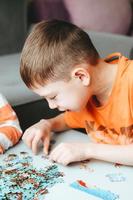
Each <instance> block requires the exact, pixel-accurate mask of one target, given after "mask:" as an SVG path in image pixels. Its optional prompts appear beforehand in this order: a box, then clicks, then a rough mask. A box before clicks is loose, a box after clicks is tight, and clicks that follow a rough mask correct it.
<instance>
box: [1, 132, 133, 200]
mask: <svg viewBox="0 0 133 200" xmlns="http://www.w3.org/2000/svg"><path fill="white" fill-rule="evenodd" d="M54 139H55V141H56V143H55V144H54V145H53V148H54V146H55V145H57V144H59V143H60V142H73V141H75V142H76V141H83V142H88V140H89V138H88V136H87V135H85V134H83V133H80V132H78V131H74V130H70V131H67V132H64V133H62V134H57V135H56V137H55V138H54ZM20 152H21V153H20ZM22 152H27V154H26V156H30V158H32V159H33V161H32V162H33V166H34V168H36V169H37V170H40V169H44V167H48V166H51V165H54V166H56V167H57V168H58V169H57V171H58V172H63V174H64V175H63V177H60V178H59V180H58V178H57V179H56V178H55V183H54V184H53V185H52V186H47V192H46V194H45V197H44V196H43V198H41V197H40V198H39V200H41V199H46V200H68V199H76V200H98V199H105V200H114V199H120V200H132V199H133V189H132V188H133V168H132V167H127V166H122V165H121V166H119V165H118V166H117V165H115V163H106V162H101V161H97V160H91V161H89V162H81V163H76V164H72V165H69V166H66V167H65V166H62V165H59V164H54V163H51V161H49V160H48V159H47V158H44V156H43V153H42V152H40V153H39V154H38V155H36V156H34V155H33V154H32V152H31V150H30V149H28V148H27V147H26V145H25V144H24V143H23V142H20V143H19V144H17V145H16V146H15V147H14V148H11V149H10V150H9V151H7V152H6V153H5V154H4V155H2V156H0V165H1V166H4V165H5V159H7V157H8V156H9V155H10V156H11V154H16V155H18V158H19V159H20V160H21V158H22V157H23V156H25V155H24V154H23V153H22ZM20 155H21V156H20ZM11 157H13V155H12V156H11ZM20 157H21V158H20ZM6 162H7V161H6ZM20 163H21V162H20ZM20 163H19V162H18V163H17V164H16V165H12V166H11V168H13V166H14V168H15V167H16V166H17V165H18V168H19V165H20ZM8 164H9V161H8ZM21 167H22V166H21ZM9 168H10V166H8V170H9ZM0 169H1V173H0V174H2V173H3V177H4V176H5V174H6V173H7V177H8V175H9V174H8V172H3V171H2V170H3V169H2V167H1V168H0ZM45 171H46V170H45ZM15 173H16V176H17V172H15ZM33 174H34V172H33ZM44 174H45V173H44ZM25 176H26V175H25ZM50 176H51V175H50ZM3 177H2V178H0V181H1V182H0V184H1V185H0V189H1V191H2V192H3V191H4V189H3V188H4V187H3V182H2V179H3ZM9 177H10V176H9ZM4 180H5V179H4ZM22 180H23V178H22ZM51 180H52V179H51ZM78 181H80V182H78ZM81 181H82V182H81ZM83 182H84V183H85V184H86V187H85V186H83ZM18 185H19V182H18ZM27 187H29V186H27ZM6 188H7V186H6ZM25 191H26V190H25ZM29 191H30V188H29ZM12 192H13V189H12ZM32 193H33V192H32ZM1 199H2V197H0V200H1ZM14 199H15V198H13V197H12V198H11V200H14ZM22 199H24V200H30V199H33V198H31V197H28V195H27V193H26V197H25V198H24V197H23V198H22Z"/></svg>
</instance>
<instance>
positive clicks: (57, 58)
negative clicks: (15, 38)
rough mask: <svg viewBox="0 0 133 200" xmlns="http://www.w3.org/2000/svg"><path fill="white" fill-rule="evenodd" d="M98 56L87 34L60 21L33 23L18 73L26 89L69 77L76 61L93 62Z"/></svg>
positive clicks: (93, 63) (94, 62)
mask: <svg viewBox="0 0 133 200" xmlns="http://www.w3.org/2000/svg"><path fill="white" fill-rule="evenodd" d="M98 58H99V55H98V52H97V50H96V49H95V47H94V46H93V44H92V42H91V40H90V38H89V36H88V34H87V33H86V32H84V31H83V30H82V29H80V28H79V27H77V26H76V25H74V24H71V23H69V22H65V21H61V20H51V21H42V22H40V23H38V24H37V25H35V27H34V28H33V30H32V31H31V33H30V34H29V36H28V37H27V39H26V42H25V44H24V47H23V50H22V54H21V63H20V74H21V77H22V79H23V81H24V82H25V84H26V85H27V86H28V87H29V88H34V87H36V85H44V84H46V83H47V82H48V81H56V80H69V79H70V71H71V70H72V69H73V67H74V66H76V65H77V64H80V63H83V62H88V63H90V64H91V65H95V64H96V63H97V61H98Z"/></svg>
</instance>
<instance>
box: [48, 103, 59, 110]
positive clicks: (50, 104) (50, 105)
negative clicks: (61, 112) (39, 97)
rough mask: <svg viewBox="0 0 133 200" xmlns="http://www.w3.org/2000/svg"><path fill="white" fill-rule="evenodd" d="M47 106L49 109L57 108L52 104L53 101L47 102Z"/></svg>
mask: <svg viewBox="0 0 133 200" xmlns="http://www.w3.org/2000/svg"><path fill="white" fill-rule="evenodd" d="M48 104H49V107H50V108H51V109H55V108H57V105H56V103H54V102H53V101H51V102H50V101H49V102H48Z"/></svg>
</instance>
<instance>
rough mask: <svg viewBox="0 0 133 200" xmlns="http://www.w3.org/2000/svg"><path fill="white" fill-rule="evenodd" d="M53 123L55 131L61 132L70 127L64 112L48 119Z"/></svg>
mask: <svg viewBox="0 0 133 200" xmlns="http://www.w3.org/2000/svg"><path fill="white" fill-rule="evenodd" d="M48 121H49V122H50V124H51V127H52V128H51V130H52V131H54V132H60V131H65V130H68V129H70V128H69V127H68V126H67V125H66V123H65V120H64V113H62V114H59V115H58V116H56V117H54V118H51V119H49V120H48Z"/></svg>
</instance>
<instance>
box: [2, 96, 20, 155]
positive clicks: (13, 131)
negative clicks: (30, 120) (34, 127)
mask: <svg viewBox="0 0 133 200" xmlns="http://www.w3.org/2000/svg"><path fill="white" fill-rule="evenodd" d="M21 135H22V130H21V128H20V125H19V121H18V118H17V115H16V113H15V111H14V110H13V108H12V107H11V106H10V104H9V103H8V102H7V100H6V99H5V97H4V96H3V95H2V94H0V153H3V152H4V151H5V150H7V149H8V148H9V147H11V146H13V145H15V144H16V143H17V142H18V141H19V139H20V137H21Z"/></svg>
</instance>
